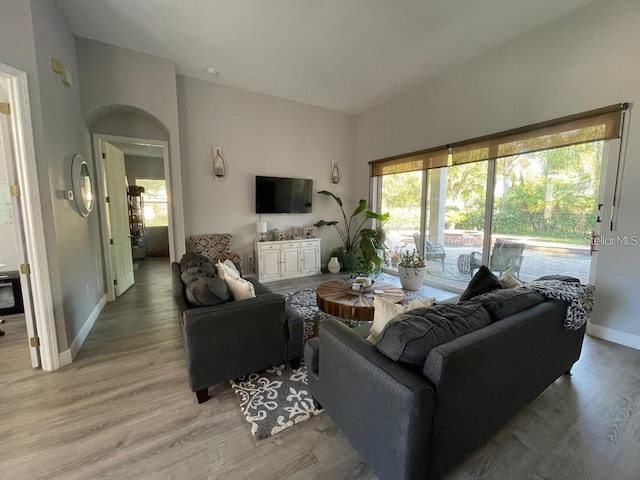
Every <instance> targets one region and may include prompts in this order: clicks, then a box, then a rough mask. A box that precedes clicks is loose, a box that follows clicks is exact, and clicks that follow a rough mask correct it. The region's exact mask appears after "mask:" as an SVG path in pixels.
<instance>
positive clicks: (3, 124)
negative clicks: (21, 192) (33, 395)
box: [0, 84, 40, 368]
mask: <svg viewBox="0 0 640 480" xmlns="http://www.w3.org/2000/svg"><path fill="white" fill-rule="evenodd" d="M0 102H8V91H7V90H5V88H4V85H3V84H0ZM10 128H11V126H10V123H9V121H8V116H7V115H5V114H0V189H3V190H4V192H0V202H3V201H6V200H9V204H8V205H7V204H6V203H5V205H0V209H1V210H2V212H0V217H1V218H0V222H2V223H3V225H9V224H13V237H14V238H4V237H3V238H2V242H3V243H5V246H6V245H7V244H12V246H15V251H16V258H17V259H18V262H22V263H24V264H28V259H27V257H26V252H25V247H24V235H23V231H22V212H21V206H20V202H19V198H18V197H16V196H13V195H9V190H10V187H9V186H10V185H17V184H18V181H17V178H16V174H15V168H14V166H13V162H14V157H13V149H12V144H11V138H12V136H11V130H10ZM5 196H6V197H7V198H6V199H5V198H4V197H5ZM3 231H4V229H3ZM8 235H9V233H8V232H7V236H8ZM20 287H21V288H22V301H23V304H24V316H25V321H26V324H27V341H29V339H30V338H35V337H37V329H36V324H35V317H34V315H33V309H32V306H31V298H32V295H31V283H30V281H29V275H28V270H25V271H24V272H22V271H21V273H20ZM36 345H37V343H34V344H33V346H31V342H29V354H30V356H31V366H32V367H33V368H38V367H40V351H39V348H38V347H37V346H36Z"/></svg>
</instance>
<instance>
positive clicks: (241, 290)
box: [224, 272, 256, 300]
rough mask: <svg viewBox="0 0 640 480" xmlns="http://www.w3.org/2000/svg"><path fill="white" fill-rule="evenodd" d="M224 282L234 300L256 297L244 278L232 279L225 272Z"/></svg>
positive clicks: (251, 285)
mask: <svg viewBox="0 0 640 480" xmlns="http://www.w3.org/2000/svg"><path fill="white" fill-rule="evenodd" d="M224 282H225V283H226V284H227V287H228V288H229V290H231V295H233V299H234V300H246V299H247V298H253V297H255V296H256V291H255V289H254V288H253V284H252V283H251V282H249V281H248V280H245V279H244V278H240V277H232V276H231V275H228V274H226V272H225V277H224Z"/></svg>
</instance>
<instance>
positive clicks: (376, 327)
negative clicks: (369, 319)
mask: <svg viewBox="0 0 640 480" xmlns="http://www.w3.org/2000/svg"><path fill="white" fill-rule="evenodd" d="M435 302H436V299H435V298H419V299H417V300H412V301H411V302H409V304H408V305H407V306H406V307H405V306H402V305H401V304H399V303H393V302H392V301H390V300H387V299H386V298H383V297H380V296H379V295H376V296H374V297H373V309H374V310H373V325H372V326H371V331H370V332H369V336H368V337H367V340H368V341H369V342H371V343H373V344H374V345H375V344H376V343H377V342H378V336H379V335H380V333H381V332H382V330H384V327H386V326H387V324H388V323H389V322H391V321H393V320H395V319H396V318H397V316H398V315H400V314H401V313H405V312H407V311H409V310H413V309H414V308H420V307H430V306H432V305H433V304H434V303H435Z"/></svg>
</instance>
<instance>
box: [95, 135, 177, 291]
mask: <svg viewBox="0 0 640 480" xmlns="http://www.w3.org/2000/svg"><path fill="white" fill-rule="evenodd" d="M94 146H95V152H96V165H98V168H97V171H98V175H99V176H100V180H99V182H98V183H99V186H100V188H101V189H102V192H100V193H102V194H101V195H99V197H100V199H99V203H100V204H101V205H102V207H103V208H102V209H101V211H102V212H103V215H101V224H102V230H103V235H102V237H103V245H104V248H103V251H104V266H105V276H106V279H105V280H106V282H105V284H106V285H107V300H108V301H113V300H115V299H116V298H117V297H118V296H120V295H121V294H122V293H124V292H125V291H126V290H127V289H128V288H129V287H131V286H132V285H133V283H134V282H135V272H136V270H137V266H138V264H139V262H144V261H145V260H146V259H148V258H151V257H153V258H154V259H156V258H166V262H167V265H168V264H169V259H170V256H171V252H173V251H174V246H173V239H174V234H173V222H172V216H171V203H170V196H169V195H168V193H167V192H169V191H170V182H171V179H170V175H169V174H168V172H169V171H170V170H169V155H168V143H167V142H166V141H160V140H150V139H141V138H131V137H123V136H112V135H103V134H94ZM107 199H108V201H107Z"/></svg>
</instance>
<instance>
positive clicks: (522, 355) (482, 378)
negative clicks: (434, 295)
mask: <svg viewBox="0 0 640 480" xmlns="http://www.w3.org/2000/svg"><path fill="white" fill-rule="evenodd" d="M510 290H511V291H510V292H508V291H507V290H503V291H500V290H497V291H495V292H492V293H488V294H485V295H481V296H479V297H474V298H473V299H472V300H471V301H468V302H461V304H460V306H462V307H465V308H466V313H465V312H458V313H457V314H456V313H452V311H453V312H454V311H455V307H456V305H453V306H451V305H440V306H438V305H436V307H434V309H431V310H430V311H428V310H427V309H419V310H414V311H410V312H408V313H406V314H404V315H406V316H407V318H403V319H401V320H403V321H402V322H400V323H405V324H406V325H404V326H401V327H398V326H395V327H393V328H394V329H395V330H396V332H395V333H396V335H395V337H394V336H393V335H392V336H391V338H386V339H385V338H384V336H385V332H387V330H390V329H391V328H392V327H391V325H392V324H390V325H389V326H387V328H386V329H385V330H384V331H383V333H382V334H381V340H380V342H379V343H378V345H373V344H371V343H369V342H368V341H366V340H365V339H364V338H362V337H361V336H359V335H358V334H357V333H356V331H354V330H352V329H350V328H348V327H346V326H345V325H343V324H342V323H340V322H339V321H336V320H334V319H327V320H324V321H322V322H321V324H320V328H319V336H318V337H317V338H315V339H312V340H310V341H308V342H307V344H306V346H305V362H306V364H307V365H308V368H309V377H308V378H309V388H310V390H311V392H312V394H313V396H314V399H315V400H316V401H317V402H318V403H320V404H321V405H322V406H323V407H324V408H325V410H326V412H327V413H328V414H329V415H330V416H331V418H332V419H333V420H334V421H335V423H336V424H337V425H338V427H339V428H340V429H341V431H342V432H343V433H344V435H345V436H346V437H347V438H348V439H349V440H350V442H351V443H352V445H353V446H354V447H355V448H356V449H357V450H358V451H359V453H360V454H361V455H362V457H363V459H364V460H365V462H366V463H367V464H368V465H369V466H370V467H371V468H372V469H373V471H374V472H375V473H376V475H377V476H378V478H380V479H381V480H410V479H411V480H414V479H436V478H440V477H442V476H443V475H444V474H445V473H446V472H447V471H448V470H450V469H451V467H453V466H455V465H456V464H458V463H460V462H461V461H462V460H463V459H464V458H465V457H466V456H467V455H468V454H470V453H471V452H472V451H473V450H474V449H476V448H478V447H480V446H481V445H483V444H484V443H485V442H486V441H487V440H488V439H489V438H490V437H491V435H492V434H494V432H496V431H497V430H498V429H499V428H500V427H501V426H502V425H503V424H505V423H506V422H507V421H508V420H509V419H511V418H512V417H513V416H514V415H515V414H517V413H518V412H519V411H520V410H521V409H522V408H523V407H524V406H525V405H527V404H528V403H529V402H530V401H531V400H533V399H534V398H535V397H536V396H537V395H539V394H540V393H541V392H542V391H543V390H544V389H546V388H547V387H548V386H549V385H550V384H551V383H553V382H554V381H555V380H556V379H557V378H558V377H559V376H561V375H563V374H565V373H567V372H569V371H570V370H571V367H572V365H573V364H574V362H576V361H577V360H578V358H579V357H580V352H581V349H582V341H583V337H584V333H585V328H586V327H584V326H583V327H581V328H580V329H578V330H567V329H565V328H564V327H563V321H564V319H565V315H566V312H567V303H566V302H564V301H561V300H553V299H549V300H547V299H546V298H545V297H543V296H542V295H539V294H537V293H536V292H531V291H528V292H522V289H510ZM438 312H439V313H440V314H442V317H441V318H446V319H449V320H451V319H452V318H453V317H455V316H456V315H458V316H461V317H464V318H465V322H466V323H465V324H466V326H465V327H463V328H462V330H461V331H460V330H457V329H458V328H459V325H457V326H456V322H455V321H453V322H450V321H448V320H447V321H444V320H443V321H438V320H437V316H438V315H437V314H438ZM469 312H471V313H469ZM468 315H472V316H477V318H476V317H474V318H472V317H469V316H468ZM487 315H488V317H489V322H488V324H487V322H486V319H487ZM411 317H413V318H411ZM421 319H422V320H421ZM407 320H409V321H407ZM421 322H422V323H425V322H426V325H427V327H426V328H421V327H420V324H421ZM394 323H395V322H394ZM484 324H486V326H483V325H484ZM438 336H442V338H444V339H445V341H444V343H442V344H439V345H437V344H438V342H437V339H436V338H435V337H438ZM381 342H386V343H385V344H381ZM402 342H404V343H402ZM436 345H437V346H436ZM421 349H426V350H424V351H422V352H421V351H420V350H421ZM381 350H383V351H384V352H385V353H383V352H382V351H381ZM390 357H393V358H394V359H392V358H390Z"/></svg>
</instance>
